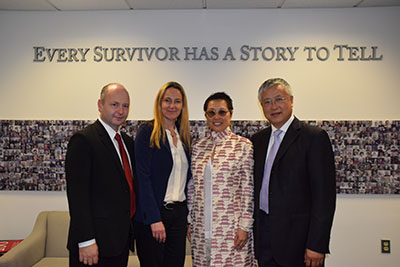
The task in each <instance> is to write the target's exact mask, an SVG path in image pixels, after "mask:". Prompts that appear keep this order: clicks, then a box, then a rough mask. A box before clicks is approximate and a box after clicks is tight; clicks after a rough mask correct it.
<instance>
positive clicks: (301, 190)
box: [252, 118, 336, 266]
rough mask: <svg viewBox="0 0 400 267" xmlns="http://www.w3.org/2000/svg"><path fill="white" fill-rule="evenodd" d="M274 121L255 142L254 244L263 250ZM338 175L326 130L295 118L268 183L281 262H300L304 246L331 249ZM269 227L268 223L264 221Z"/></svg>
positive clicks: (276, 255)
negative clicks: (263, 198) (263, 194)
mask: <svg viewBox="0 0 400 267" xmlns="http://www.w3.org/2000/svg"><path fill="white" fill-rule="evenodd" d="M270 135H271V127H268V128H266V129H264V130H262V131H260V132H258V133H256V134H255V135H254V136H253V137H252V142H253V144H254V159H255V165H254V179H255V181H254V186H255V190H254V193H255V197H254V199H255V209H254V210H255V229H254V230H255V250H256V256H257V255H259V253H263V252H262V251H259V248H258V242H259V231H262V230H263V226H262V225H260V224H259V219H258V215H259V201H260V190H261V184H262V179H263V175H264V164H265V157H266V153H267V148H268V143H269V138H270ZM335 203H336V180H335V165H334V157H333V152H332V146H331V143H330V140H329V137H328V135H327V133H326V132H325V131H323V130H322V129H320V128H317V127H313V126H310V125H307V124H306V123H303V122H301V121H299V120H298V119H297V118H295V119H294V121H293V122H292V124H291V125H290V126H289V128H288V130H287V132H286V134H285V136H284V138H283V140H282V142H281V145H280V147H279V150H278V152H277V155H276V157H275V161H274V163H273V167H272V170H271V176H270V186H269V221H270V225H269V226H270V230H271V236H270V240H271V243H272V255H273V257H274V259H275V260H276V261H277V262H278V263H279V264H281V265H285V266H286V265H289V266H301V264H302V263H303V262H304V252H305V249H306V248H308V249H311V250H313V251H317V252H320V253H329V239H330V231H331V226H332V221H333V215H334V212H335ZM264 227H265V226H264Z"/></svg>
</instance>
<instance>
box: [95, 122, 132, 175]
mask: <svg viewBox="0 0 400 267" xmlns="http://www.w3.org/2000/svg"><path fill="white" fill-rule="evenodd" d="M95 127H96V130H97V133H98V135H99V138H100V141H101V142H102V143H103V145H104V146H105V147H106V149H107V150H108V154H109V155H110V157H111V158H112V159H113V161H114V163H115V164H117V165H118V166H119V168H118V169H119V170H120V171H121V174H122V175H124V176H125V173H124V169H123V168H122V164H121V160H120V158H119V156H118V153H117V151H116V150H115V146H114V144H113V143H112V141H111V139H110V136H109V135H108V133H107V131H106V129H104V127H103V125H102V124H101V123H100V122H99V121H98V120H97V121H96V122H95Z"/></svg>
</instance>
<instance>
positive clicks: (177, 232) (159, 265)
mask: <svg viewBox="0 0 400 267" xmlns="http://www.w3.org/2000/svg"><path fill="white" fill-rule="evenodd" d="M160 212H161V219H162V222H163V224H164V227H165V231H166V234H167V238H166V241H165V243H159V242H157V241H156V240H155V239H154V238H153V234H152V232H151V228H150V225H144V224H142V223H140V222H135V236H136V251H137V255H138V257H139V261H140V266H142V267H180V266H184V264H185V251H186V233H187V215H188V209H187V205H186V202H179V203H175V204H168V205H166V206H163V207H162V208H161V211H160Z"/></svg>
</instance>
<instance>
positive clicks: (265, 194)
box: [260, 130, 282, 214]
mask: <svg viewBox="0 0 400 267" xmlns="http://www.w3.org/2000/svg"><path fill="white" fill-rule="evenodd" d="M281 133H282V130H276V131H275V132H274V143H273V145H272V147H271V150H270V151H269V154H268V158H267V160H266V161H265V166H264V177H263V181H262V185H261V191H260V209H262V210H263V211H265V212H266V213H267V214H268V213H269V206H268V198H269V180H270V175H271V169H272V164H273V163H274V159H275V156H276V153H277V152H278V149H279V145H280V144H281V139H280V137H279V135H280V134H281Z"/></svg>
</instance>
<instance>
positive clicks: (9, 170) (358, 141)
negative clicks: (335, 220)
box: [0, 120, 400, 194]
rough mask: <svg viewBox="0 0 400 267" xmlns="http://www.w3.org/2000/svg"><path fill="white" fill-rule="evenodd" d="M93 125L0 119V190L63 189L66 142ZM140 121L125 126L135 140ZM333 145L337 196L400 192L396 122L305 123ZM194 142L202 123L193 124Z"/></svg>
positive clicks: (238, 129) (242, 130)
mask: <svg viewBox="0 0 400 267" xmlns="http://www.w3.org/2000/svg"><path fill="white" fill-rule="evenodd" d="M92 122H93V121H88V120H0V190H14V191H21V190H26V191H64V190H65V187H66V184H65V173H64V160H65V154H66V151H67V145H68V140H69V138H70V137H71V136H72V135H73V133H75V132H76V131H78V130H80V129H82V128H83V127H85V126H86V125H88V124H90V123H92ZM141 122H142V121H128V122H127V123H126V126H125V127H124V128H123V130H124V131H126V132H127V133H128V134H129V135H131V136H133V137H134V136H135V134H136V131H137V129H138V127H139V125H140V123H141ZM307 123H309V124H312V125H317V126H319V127H321V128H323V129H325V130H326V131H327V132H328V134H329V136H330V138H331V142H332V147H333V151H334V153H335V163H336V185H337V186H336V189H337V193H339V194H400V156H399V147H400V140H399V135H400V134H399V130H400V121H307ZM190 124H191V132H192V137H193V140H195V139H197V138H199V137H202V136H204V135H205V132H206V124H205V121H201V120H198V121H191V122H190ZM266 126H268V123H267V122H265V121H232V126H231V128H232V131H233V132H235V133H237V134H239V135H242V136H245V137H247V138H249V137H251V136H252V135H253V134H254V133H256V132H257V131H259V130H261V129H263V128H265V127H266Z"/></svg>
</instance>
